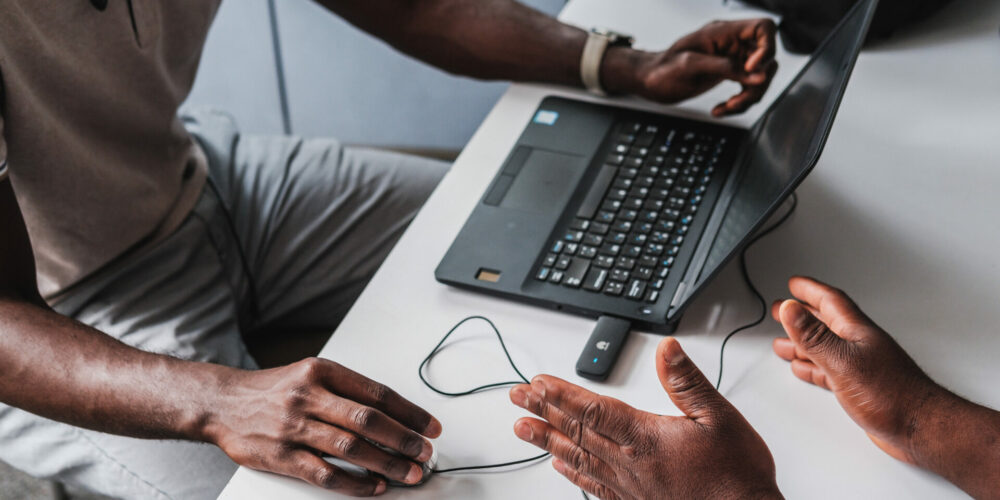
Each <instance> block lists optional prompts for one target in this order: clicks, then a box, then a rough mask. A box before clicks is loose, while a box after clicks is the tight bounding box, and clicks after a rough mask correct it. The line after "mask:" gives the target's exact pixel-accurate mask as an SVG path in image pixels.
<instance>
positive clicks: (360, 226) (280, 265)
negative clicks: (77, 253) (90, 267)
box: [0, 111, 447, 499]
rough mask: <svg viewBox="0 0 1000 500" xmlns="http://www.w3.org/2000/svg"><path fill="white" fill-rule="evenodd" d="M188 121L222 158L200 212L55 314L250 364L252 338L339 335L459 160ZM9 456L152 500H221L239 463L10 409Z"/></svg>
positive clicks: (5, 419)
mask: <svg viewBox="0 0 1000 500" xmlns="http://www.w3.org/2000/svg"><path fill="white" fill-rule="evenodd" d="M186 122H187V125H188V127H189V130H191V132H192V133H193V134H194V135H195V137H196V138H197V139H198V140H199V142H200V143H201V144H202V146H203V148H204V150H205V152H206V154H207V156H208V158H209V165H210V167H209V168H210V173H209V176H210V182H209V185H208V186H206V188H205V191H204V193H203V194H202V197H201V200H200V201H199V203H198V205H197V207H196V208H195V210H194V212H193V213H192V214H191V215H190V216H189V217H188V218H187V220H186V221H185V222H184V224H183V225H182V227H180V229H178V230H177V232H176V233H174V234H173V235H172V236H171V237H169V238H168V239H167V240H165V241H163V242H161V243H158V244H156V245H154V246H152V247H150V248H143V249H140V250H136V251H134V252H131V253H129V254H128V255H125V256H123V257H122V258H120V259H118V260H116V261H115V262H113V263H112V264H110V265H109V266H107V267H106V268H104V269H103V270H101V271H100V272H99V273H97V274H96V275H94V276H91V277H90V278H88V279H86V280H85V281H83V282H81V283H79V284H77V285H75V286H73V287H72V288H71V289H70V290H68V291H67V292H66V293H65V294H64V295H63V296H61V297H60V299H59V301H58V302H57V304H56V305H55V308H56V310H57V311H59V312H60V313H61V314H64V315H67V316H71V317H73V318H76V319H78V320H80V321H81V322H83V323H86V324H88V325H91V326H93V327H95V328H97V329H99V330H101V331H102V332H105V333H107V334H108V335H112V336H114V337H116V338H118V339H120V340H122V341H123V342H126V343H128V344H130V345H132V346H135V347H137V348H139V349H143V350H146V351H152V352H158V353H163V354H169V355H171V356H176V357H179V358H185V359H190V360H198V361H205V362H211V363H221V364H226V365H230V366H238V367H243V368H248V369H252V368H255V367H256V364H255V362H254V360H253V358H251V357H250V356H249V354H248V352H247V348H246V346H245V344H244V341H243V339H242V336H241V335H242V334H244V333H247V332H252V331H262V330H266V331H269V332H272V333H271V334H272V335H282V332H295V331H299V330H301V329H303V328H318V329H325V330H328V331H332V330H333V329H334V328H335V327H336V326H337V324H338V323H339V322H340V319H341V318H342V317H343V316H344V314H345V313H346V311H347V310H348V308H350V306H351V304H352V303H353V301H354V299H355V298H356V297H357V296H358V294H359V293H360V292H361V290H362V288H363V287H364V286H365V284H366V283H367V282H368V280H369V278H370V277H371V276H372V274H373V273H374V272H375V270H376V269H377V268H378V267H379V265H380V264H381V262H382V260H383V259H384V258H385V256H386V255H387V254H388V252H389V250H390V249H391V248H392V246H393V244H394V243H395V242H396V240H397V238H398V237H399V236H400V234H401V233H402V231H403V229H404V228H405V227H406V226H407V224H408V223H409V222H410V220H411V219H412V218H413V216H414V215H415V214H416V212H417V210H418V209H419V208H420V206H421V205H422V204H423V202H424V201H425V200H426V199H427V197H428V196H429V195H430V193H431V191H432V190H433V189H434V187H435V186H436V185H437V183H438V181H439V180H440V178H441V177H442V176H443V175H444V172H445V171H446V168H447V167H446V165H445V164H442V163H440V162H435V161H430V160H424V159H418V158H414V157H407V156H403V155H397V154H391V153H385V152H375V151H369V150H360V149H351V148H343V147H341V146H340V144H339V143H337V142H336V141H333V140H300V139H294V138H274V137H247V136H241V135H240V134H239V133H238V132H237V129H236V127H235V125H234V124H233V122H232V121H231V120H230V119H229V118H227V117H226V116H225V115H223V114H220V113H216V112H210V111H205V112H198V113H195V114H194V115H193V116H192V117H189V118H187V119H186ZM121 209H122V210H128V207H121ZM170 390H171V388H170V387H163V392H164V394H167V395H169V393H170ZM0 460H3V461H5V462H8V463H9V464H11V465H13V466H15V467H17V468H19V469H21V470H24V471H25V472H28V473H29V474H32V475H34V476H37V477H44V478H54V479H58V480H60V481H63V482H69V483H74V484H78V485H81V486H83V487H85V488H88V489H91V490H93V491H96V492H98V493H102V494H105V495H109V496H113V497H121V498H142V499H145V498H155V499H168V498H170V499H201V498H215V497H216V496H217V495H218V494H219V492H220V491H221V490H222V488H223V487H224V486H225V484H226V482H227V481H228V480H229V478H230V476H232V474H233V472H234V471H235V469H236V465H235V464H234V463H233V462H232V461H230V460H229V458H228V457H226V455H225V454H224V453H222V451H221V450H219V449H218V448H215V447H214V446H211V445H207V444H201V443H191V442H180V441H153V440H140V439H133V438H126V437H121V436H113V435H109V434H103V433H99V432H94V431H90V430H85V429H80V428H76V427H72V426H69V425H66V424H62V423H58V422H54V421H51V420H48V419H44V418H41V417H38V416H36V415H32V414H30V413H27V412H24V411H22V410H19V409H16V408H12V407H9V406H4V405H0Z"/></svg>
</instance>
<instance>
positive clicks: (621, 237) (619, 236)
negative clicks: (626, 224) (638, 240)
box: [608, 232, 628, 245]
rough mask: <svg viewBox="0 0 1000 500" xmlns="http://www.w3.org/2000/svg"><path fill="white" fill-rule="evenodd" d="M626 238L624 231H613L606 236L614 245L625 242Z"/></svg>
mask: <svg viewBox="0 0 1000 500" xmlns="http://www.w3.org/2000/svg"><path fill="white" fill-rule="evenodd" d="M627 238H628V237H627V236H626V235H625V233H619V232H614V233H611V235H610V236H608V241H610V242H611V243H614V244H616V245H624V244H625V240H626V239H627Z"/></svg>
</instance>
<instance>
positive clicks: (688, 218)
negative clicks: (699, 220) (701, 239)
mask: <svg viewBox="0 0 1000 500" xmlns="http://www.w3.org/2000/svg"><path fill="white" fill-rule="evenodd" d="M678 222H680V223H681V224H683V225H685V226H690V225H691V223H692V222H694V217H693V216H691V215H685V216H684V217H681V220H680V221H678Z"/></svg>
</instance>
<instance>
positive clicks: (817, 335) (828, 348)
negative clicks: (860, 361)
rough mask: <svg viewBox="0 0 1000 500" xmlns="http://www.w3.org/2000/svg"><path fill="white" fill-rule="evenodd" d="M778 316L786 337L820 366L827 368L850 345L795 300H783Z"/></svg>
mask: <svg viewBox="0 0 1000 500" xmlns="http://www.w3.org/2000/svg"><path fill="white" fill-rule="evenodd" d="M778 317H779V318H780V319H781V326H783V327H785V332H787V333H788V338H790V339H792V342H794V343H795V345H796V346H798V347H800V348H801V349H803V350H804V351H805V352H806V354H807V355H808V356H809V359H810V360H811V361H812V362H813V363H815V364H816V365H817V366H819V367H821V368H824V369H825V368H829V367H830V364H831V363H832V362H834V361H835V360H836V359H837V358H838V357H839V356H840V355H841V354H843V353H844V350H845V349H846V348H847V347H848V346H849V345H850V343H849V342H848V341H846V340H844V339H842V338H840V337H839V336H837V334H836V333H833V331H832V330H830V328H829V327H828V326H826V324H825V323H823V322H822V321H820V320H819V318H817V317H816V316H814V315H813V313H811V312H809V310H808V309H806V308H805V307H804V306H803V305H802V304H800V303H798V302H797V301H794V300H786V301H785V302H783V303H782V304H781V308H780V309H779V310H778Z"/></svg>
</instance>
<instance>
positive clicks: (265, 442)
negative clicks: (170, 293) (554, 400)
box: [0, 0, 776, 495]
mask: <svg viewBox="0 0 1000 500" xmlns="http://www.w3.org/2000/svg"><path fill="white" fill-rule="evenodd" d="M319 3H321V4H323V5H325V6H326V7H328V8H329V9H330V10H332V11H334V12H336V13H337V14H339V15H341V16H342V17H344V18H345V19H347V20H348V21H350V22H352V23H354V24H355V25H357V26H359V27H360V28H362V29H364V30H366V31H368V32H370V33H372V34H374V35H375V36H377V37H380V38H382V39H384V40H385V41H387V42H388V43H390V44H391V45H393V46H394V47H396V48H398V49H400V50H401V51H403V52H406V53H408V54H410V55H413V56H414V57H417V58H418V59H421V60H423V61H425V62H428V63H430V64H433V65H436V66H438V67H440V68H442V69H445V70H447V71H451V72H454V73H457V74H462V75H467V76H471V77H476V78H490V79H505V80H516V81H530V82H542V83H555V84H563V85H571V86H580V85H581V82H580V71H579V64H580V56H581V54H582V51H583V46H584V43H585V41H586V38H587V35H586V33H585V32H584V31H582V30H580V29H579V28H576V27H572V26H569V25H566V24H563V23H560V22H559V21H557V20H555V19H553V18H551V17H549V16H546V15H544V14H542V13H540V12H538V11H535V10H533V9H530V8H528V7H525V6H524V5H522V4H520V3H518V2H515V1H513V0H366V1H363V2H359V1H348V0H321V1H320V2H319ZM774 49H775V40H774V24H773V23H772V22H771V21H769V20H754V21H736V22H731V23H713V24H710V25H708V26H706V27H705V28H703V29H702V30H700V31H698V32H697V33H694V34H692V35H690V36H688V37H685V38H684V39H682V40H681V41H680V42H678V43H677V44H676V45H675V46H674V47H672V48H671V49H669V50H667V51H664V52H644V51H639V50H633V49H623V48H618V49H612V50H609V51H608V52H607V54H606V56H605V58H604V61H603V63H602V66H601V78H602V82H603V84H604V87H605V88H606V89H607V90H608V91H610V92H613V93H620V94H626V93H628V94H636V95H640V96H643V97H646V98H649V99H652V100H655V101H659V102H677V101H680V100H683V99H686V98H689V97H693V96H695V95H698V94H701V93H703V92H705V91H707V90H709V89H710V88H712V87H714V86H715V85H717V84H718V83H720V82H722V81H724V80H732V81H736V82H739V83H741V84H742V85H743V91H742V92H741V93H740V94H739V95H737V96H735V97H734V98H733V99H730V100H729V101H727V102H726V103H723V104H721V105H720V106H719V107H717V108H716V109H715V110H713V112H714V113H715V114H716V115H722V114H732V113H739V112H742V111H744V110H746V109H747V108H748V107H749V106H750V105H752V104H753V103H755V102H757V101H758V100H759V99H760V98H761V96H762V95H763V93H764V91H765V90H766V88H767V85H768V84H769V83H770V81H771V76H772V75H773V73H774V69H775V68H776V65H775V64H774V62H773V56H774ZM91 104H92V105H95V106H98V105H100V103H91ZM7 132H8V133H9V130H7ZM11 156H12V158H11V159H10V160H11V170H12V171H15V172H16V170H17V167H18V165H16V159H14V158H13V157H14V156H16V155H15V154H14V152H11ZM12 184H16V182H12V181H11V180H5V181H0V228H2V231H3V238H0V263H2V265H0V401H2V402H4V403H6V404H10V405H12V406H16V407H19V408H23V409H25V410H28V411H31V412H33V413H36V414H38V415H42V416H45V417H47V418H51V419H54V420H58V421H61V422H66V423H70V424H73V425H77V426H81V427H86V428H89V429H94V430H98V431H102V432H109V433H115V434H122V435H127V436H134V437H142V438H167V439H188V440H198V441H205V442H209V443H213V444H216V445H218V446H220V447H221V448H222V449H223V450H224V451H225V452H226V453H228V454H229V456H230V457H232V458H233V459H234V460H235V461H236V462H237V463H239V464H241V465H246V466H249V467H252V468H256V469H261V470H266V471H271V472H276V473H280V474H285V475H288V476H292V477H296V478H300V479H303V480H305V481H308V482H311V483H313V484H316V485H318V486H321V487H324V488H328V489H331V490H334V491H338V492H342V493H347V494H351V495H374V494H378V493H381V492H383V491H385V481H383V480H381V479H377V478H372V477H366V478H358V477H353V476H349V475H347V474H346V473H344V472H343V471H341V470H340V469H337V468H336V467H333V466H332V465H329V464H327V463H326V462H324V461H323V460H322V459H321V458H320V457H321V456H322V455H324V454H330V455H335V456H338V457H343V458H345V459H347V460H348V461H349V462H352V463H354V464H356V465H360V466H362V467H366V468H368V469H370V470H372V471H374V472H376V473H379V474H382V475H384V476H386V477H389V478H392V479H396V480H400V481H403V482H410V483H413V482H416V480H419V477H416V478H414V477H413V471H415V470H418V468H417V465H416V463H417V462H420V461H422V460H423V459H425V458H426V457H427V456H429V451H428V450H429V445H428V444H427V443H426V442H425V441H424V440H423V438H422V437H420V435H422V436H424V437H431V438H433V437H437V436H438V435H439V434H440V432H441V424H440V423H439V422H438V421H437V420H435V419H434V418H433V417H431V416H430V415H429V414H428V413H427V412H425V411H423V410H421V409H420V408H418V407H416V406H414V405H413V404H411V403H409V402H407V401H406V400H404V399H403V398H402V397H400V396H399V395H397V394H395V393H394V392H392V391H390V390H388V389H387V388H385V387H384V386H381V385H378V384H376V383H375V382H372V381H370V380H368V379H366V378H364V377H362V376H361V375H359V374H357V373H354V372H352V371H350V370H347V369H346V368H344V367H342V366H340V365H337V364H335V363H333V362H330V361H324V360H316V359H310V360H305V361H302V362H300V363H296V364H294V365H291V366H287V367H284V368H278V369H274V370H267V371H260V372H251V371H243V370H236V369H232V368H228V367H223V366H217V365H211V364H207V363H194V362H188V361H184V360H179V359H175V358H171V357H168V356H162V355H157V354H151V353H147V352H143V351H140V350H137V349H134V348H132V347H130V346H128V345H126V344H123V343H121V342H119V341H117V340H115V339H113V338H111V337H109V336H107V335H105V334H104V333H102V332H100V331H98V330H96V329H94V328H91V327H89V326H87V325H83V324H80V323H78V322H76V321H73V320H72V319H69V318H66V317H63V316H60V315H59V314H57V313H56V312H55V311H53V310H52V309H51V308H50V307H49V306H48V305H47V304H46V303H45V301H44V300H43V299H42V298H41V297H40V296H39V293H38V287H37V283H36V282H35V263H34V259H33V257H32V255H33V252H32V248H31V242H30V240H29V239H28V235H27V231H26V229H25V226H24V221H23V218H22V217H21V213H20V209H19V207H18V204H17V201H16V199H15V197H14V191H13V190H14V189H16V185H12ZM39 360H46V362H39ZM360 437H364V438H367V439H368V440H371V441H374V442H378V443H381V444H383V445H386V446H388V447H389V448H391V449H393V450H395V451H397V452H398V453H399V454H401V455H403V456H405V457H407V458H408V459H398V458H394V457H392V456H390V455H389V454H388V453H385V452H382V451H380V450H378V449H376V448H375V447H373V446H371V445H369V444H368V443H367V442H366V441H365V440H362V439H359V438H360Z"/></svg>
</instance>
